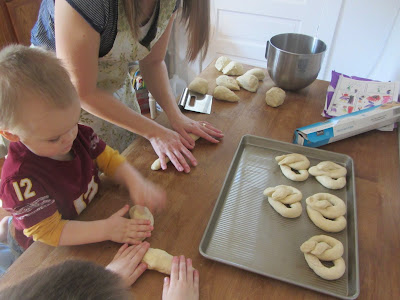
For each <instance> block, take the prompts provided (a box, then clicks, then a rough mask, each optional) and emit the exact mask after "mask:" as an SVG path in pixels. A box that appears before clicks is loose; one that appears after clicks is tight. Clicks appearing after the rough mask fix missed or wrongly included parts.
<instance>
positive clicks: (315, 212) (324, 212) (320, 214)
mask: <svg viewBox="0 0 400 300" xmlns="http://www.w3.org/2000/svg"><path fill="white" fill-rule="evenodd" d="M306 203H307V214H308V216H309V217H310V219H311V221H312V222H313V223H314V224H315V226H317V227H319V228H321V229H322V230H325V231H327V232H339V231H342V230H343V229H344V228H345V227H346V224H347V221H346V218H345V217H344V215H345V214H346V211H347V208H346V204H345V203H344V201H343V200H342V199H340V198H339V197H336V196H335V195H332V194H329V193H317V194H314V195H312V196H310V197H308V198H307V199H306Z"/></svg>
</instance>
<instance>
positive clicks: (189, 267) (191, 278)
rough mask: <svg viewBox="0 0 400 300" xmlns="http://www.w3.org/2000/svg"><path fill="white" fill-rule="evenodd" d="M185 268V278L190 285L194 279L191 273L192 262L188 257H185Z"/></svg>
mask: <svg viewBox="0 0 400 300" xmlns="http://www.w3.org/2000/svg"><path fill="white" fill-rule="evenodd" d="M186 268H187V280H188V282H189V284H190V285H191V286H192V285H193V281H194V274H193V271H194V269H193V263H192V260H191V259H190V258H188V259H186Z"/></svg>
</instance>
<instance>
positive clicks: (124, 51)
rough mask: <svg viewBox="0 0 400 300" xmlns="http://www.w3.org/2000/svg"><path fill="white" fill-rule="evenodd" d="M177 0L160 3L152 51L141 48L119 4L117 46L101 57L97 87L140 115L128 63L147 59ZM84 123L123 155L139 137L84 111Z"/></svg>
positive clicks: (82, 119) (115, 42) (82, 121)
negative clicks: (136, 137) (135, 138)
mask: <svg viewBox="0 0 400 300" xmlns="http://www.w3.org/2000/svg"><path fill="white" fill-rule="evenodd" d="M175 5H176V0H160V10H159V14H158V18H157V20H156V22H157V32H156V35H155V37H154V39H153V40H152V41H151V42H150V44H149V46H148V48H146V47H145V46H143V45H141V44H140V42H139V41H137V40H135V39H134V38H133V36H132V32H131V29H130V27H129V23H128V21H127V18H126V15H125V11H124V8H123V4H122V2H121V0H119V1H118V25H117V26H118V29H117V30H118V31H117V36H116V38H115V41H114V45H113V47H112V49H111V51H110V52H109V53H107V54H106V55H105V56H103V57H101V58H99V64H98V70H99V73H98V78H97V87H99V88H101V89H103V90H106V91H108V92H110V93H112V94H113V95H114V96H115V97H116V98H117V99H119V100H120V101H121V102H122V103H124V104H125V105H126V106H127V107H129V108H130V109H132V110H134V111H136V112H137V113H139V114H140V107H139V104H138V101H137V99H136V94H135V90H134V88H133V86H132V84H131V77H130V75H129V70H128V64H129V63H132V62H134V61H139V60H142V59H143V58H144V57H146V56H147V55H148V54H149V53H150V51H151V48H152V47H153V46H154V44H155V43H156V42H157V41H158V39H159V38H160V37H161V35H162V34H163V33H164V31H165V29H166V27H167V25H168V23H169V20H170V18H171V16H172V14H173V11H174V8H175ZM80 122H81V123H82V124H86V125H88V126H90V127H92V128H93V130H94V131H95V132H96V133H97V134H98V135H99V136H100V138H101V139H103V140H104V141H105V142H106V143H107V145H109V146H110V147H112V148H114V149H116V150H118V151H119V152H122V151H123V150H125V149H126V148H127V147H128V146H129V145H130V144H131V143H132V141H133V139H134V137H135V134H133V133H132V132H130V131H128V130H125V129H123V128H121V127H118V126H116V125H114V124H112V123H109V122H107V121H105V120H103V119H100V118H98V117H96V116H94V115H92V114H90V113H88V112H86V111H84V110H82V112H81V120H80Z"/></svg>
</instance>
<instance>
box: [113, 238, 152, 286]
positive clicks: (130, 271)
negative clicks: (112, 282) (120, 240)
mask: <svg viewBox="0 0 400 300" xmlns="http://www.w3.org/2000/svg"><path fill="white" fill-rule="evenodd" d="M149 247H150V244H149V243H147V242H143V243H141V244H139V245H137V246H130V247H128V244H124V245H122V247H121V248H119V250H118V252H117V254H115V256H114V258H113V260H112V261H111V262H110V263H109V264H108V265H107V266H106V270H109V271H111V272H114V273H116V274H118V275H119V276H120V277H121V278H122V280H123V282H124V284H125V286H126V287H130V286H131V285H132V284H133V283H134V282H135V281H136V280H137V279H138V278H139V277H140V275H142V274H143V272H144V271H145V270H146V269H147V265H146V264H145V263H142V262H141V261H142V259H143V256H144V255H145V254H146V252H147V250H148V249H149Z"/></svg>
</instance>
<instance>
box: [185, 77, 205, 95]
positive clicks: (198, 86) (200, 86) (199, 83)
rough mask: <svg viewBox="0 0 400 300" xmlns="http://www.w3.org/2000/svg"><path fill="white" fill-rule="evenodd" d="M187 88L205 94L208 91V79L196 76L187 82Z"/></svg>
mask: <svg viewBox="0 0 400 300" xmlns="http://www.w3.org/2000/svg"><path fill="white" fill-rule="evenodd" d="M188 89H189V90H191V91H192V92H196V93H200V94H203V95H204V94H207V92H208V81H207V80H206V79H204V78H200V77H196V78H195V79H193V81H192V82H191V83H190V84H189V86H188Z"/></svg>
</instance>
